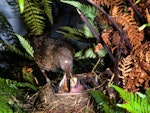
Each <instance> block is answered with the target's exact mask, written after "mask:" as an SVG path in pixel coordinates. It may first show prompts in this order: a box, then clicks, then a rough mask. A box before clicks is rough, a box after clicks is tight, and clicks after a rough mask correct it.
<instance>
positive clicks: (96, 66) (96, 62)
mask: <svg viewBox="0 0 150 113" xmlns="http://www.w3.org/2000/svg"><path fill="white" fill-rule="evenodd" d="M100 61H101V58H99V59H98V61H97V62H96V64H95V66H94V67H93V69H92V71H91V72H92V73H94V70H95V69H96V67H97V65H98V64H99V62H100Z"/></svg>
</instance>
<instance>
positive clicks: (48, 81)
mask: <svg viewBox="0 0 150 113" xmlns="http://www.w3.org/2000/svg"><path fill="white" fill-rule="evenodd" d="M41 72H42V73H43V75H44V77H45V79H46V82H47V83H50V79H49V78H48V77H47V75H46V73H45V71H44V70H41Z"/></svg>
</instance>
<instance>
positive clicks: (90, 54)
mask: <svg viewBox="0 0 150 113" xmlns="http://www.w3.org/2000/svg"><path fill="white" fill-rule="evenodd" d="M105 55H106V51H105V50H100V51H99V52H98V53H95V52H94V51H93V49H92V48H88V49H87V48H86V49H84V50H81V51H79V52H77V53H76V54H75V57H76V58H79V59H85V58H96V57H104V56H105Z"/></svg>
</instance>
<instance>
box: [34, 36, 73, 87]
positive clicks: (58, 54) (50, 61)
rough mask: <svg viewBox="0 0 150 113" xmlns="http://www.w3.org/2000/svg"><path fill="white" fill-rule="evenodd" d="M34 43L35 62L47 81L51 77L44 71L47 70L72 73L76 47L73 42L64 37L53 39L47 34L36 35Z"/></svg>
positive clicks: (66, 73)
mask: <svg viewBox="0 0 150 113" xmlns="http://www.w3.org/2000/svg"><path fill="white" fill-rule="evenodd" d="M33 44H34V45H33V47H34V58H35V62H36V63H37V65H38V66H39V68H40V69H41V71H42V72H43V74H44V76H45V77H46V80H47V82H49V79H48V77H47V76H46V74H45V73H44V72H45V71H53V72H55V71H59V70H62V71H63V72H64V73H65V75H64V76H66V75H67V76H68V75H71V73H72V67H73V57H74V49H73V47H72V46H71V44H69V43H68V42H67V41H65V40H63V39H52V38H49V37H46V36H38V37H34V41H33ZM63 78H65V77H63ZM62 81H63V80H62ZM60 83H62V82H60ZM60 86H61V84H60Z"/></svg>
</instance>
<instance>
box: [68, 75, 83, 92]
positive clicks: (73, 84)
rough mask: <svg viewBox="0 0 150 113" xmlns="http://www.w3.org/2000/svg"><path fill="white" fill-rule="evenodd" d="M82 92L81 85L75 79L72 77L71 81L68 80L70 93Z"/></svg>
mask: <svg viewBox="0 0 150 113" xmlns="http://www.w3.org/2000/svg"><path fill="white" fill-rule="evenodd" d="M83 90H84V88H83V86H82V85H81V83H80V81H79V80H78V79H77V77H73V79H70V92H72V93H80V92H82V91H83Z"/></svg>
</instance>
